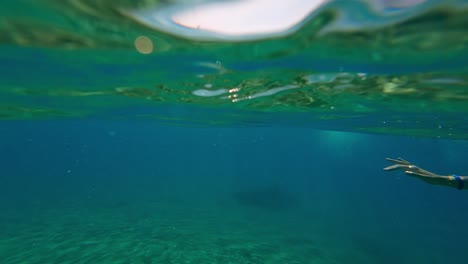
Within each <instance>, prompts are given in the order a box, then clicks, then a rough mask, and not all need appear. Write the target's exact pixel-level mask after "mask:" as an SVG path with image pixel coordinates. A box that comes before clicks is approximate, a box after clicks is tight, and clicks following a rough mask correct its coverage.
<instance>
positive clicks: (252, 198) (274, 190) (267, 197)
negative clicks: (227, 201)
mask: <svg viewBox="0 0 468 264" xmlns="http://www.w3.org/2000/svg"><path fill="white" fill-rule="evenodd" d="M233 198H234V200H235V201H236V202H237V203H238V204H239V205H242V206H250V207H257V208H263V209H269V210H285V209H291V208H294V207H297V206H298V203H299V201H298V199H296V198H295V197H294V196H293V195H292V194H291V193H288V192H287V191H285V190H283V189H281V188H280V187H278V186H276V185H275V186H268V187H262V188H258V189H252V190H247V191H240V192H235V193H233Z"/></svg>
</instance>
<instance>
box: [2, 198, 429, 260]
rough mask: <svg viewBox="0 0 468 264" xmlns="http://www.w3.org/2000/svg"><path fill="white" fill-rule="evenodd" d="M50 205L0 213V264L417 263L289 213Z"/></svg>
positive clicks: (162, 204) (188, 206)
mask: <svg viewBox="0 0 468 264" xmlns="http://www.w3.org/2000/svg"><path fill="white" fill-rule="evenodd" d="M56 204H57V205H56V206H50V205H44V204H40V203H36V204H34V203H33V204H30V205H29V206H27V207H25V206H23V207H22V208H16V209H14V208H10V209H6V210H3V212H2V213H1V214H0V223H1V224H0V259H1V260H2V261H1V263H3V264H10V263H24V264H26V263H27V264H36V263H37V264H43V263H51V264H52V263H60V264H67V263H113V264H119V263H135V264H138V263H142V264H148V263H168V264H170V263H223V264H230V263H232V264H238V263H239V264H240V263H272V264H273V263H283V264H285V263H294V264H296V263H297V264H306V263H314V264H326V263H360V264H362V263H395V261H398V260H399V261H398V262H399V263H410V262H412V263H415V262H414V261H411V260H416V262H418V261H417V260H420V261H422V260H423V259H421V257H422V256H420V255H418V253H417V252H416V253H415V252H413V254H409V255H408V256H404V254H405V251H404V250H402V249H404V248H405V246H403V245H402V246H401V248H391V247H390V248H388V247H386V246H384V245H385V242H382V241H379V240H376V241H373V240H372V239H369V238H367V239H363V237H365V236H360V237H359V236H355V235H352V234H353V233H354V232H349V233H346V232H343V230H346V223H345V222H343V223H342V225H341V227H342V229H341V230H337V228H336V227H337V226H336V221H335V222H333V223H332V222H330V225H327V224H326V223H325V222H324V221H323V220H317V219H316V220H314V217H313V216H312V215H307V214H306V213H305V212H304V211H301V210H295V209H293V210H284V211H281V210H279V211H278V210H266V209H262V208H251V207H245V206H240V205H236V204H215V205H214V204H212V205H209V206H207V205H200V204H199V205H198V206H197V205H196V204H194V203H189V202H187V203H186V202H181V201H171V202H169V201H145V202H142V201H139V202H112V203H106V202H93V201H82V200H81V201H78V200H77V201H68V202H58V203H56ZM4 209H5V208H4ZM338 222H339V221H338ZM364 232H365V230H364ZM407 253H408V252H407ZM402 254H403V255H402ZM420 263H423V262H420ZM430 263H436V262H430Z"/></svg>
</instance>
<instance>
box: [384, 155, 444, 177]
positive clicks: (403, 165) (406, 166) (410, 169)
mask: <svg viewBox="0 0 468 264" xmlns="http://www.w3.org/2000/svg"><path fill="white" fill-rule="evenodd" d="M387 160H388V161H390V162H393V163H395V164H393V165H390V166H388V167H385V168H384V170H386V171H391V170H399V169H401V170H403V171H405V173H406V174H408V175H409V176H416V177H424V178H426V177H430V178H432V177H437V176H440V175H437V174H435V173H432V172H430V171H427V170H424V169H422V168H419V167H418V166H416V165H414V164H413V163H411V162H409V161H406V160H404V159H402V158H397V159H391V158H387Z"/></svg>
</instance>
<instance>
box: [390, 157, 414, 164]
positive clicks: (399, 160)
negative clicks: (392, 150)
mask: <svg viewBox="0 0 468 264" xmlns="http://www.w3.org/2000/svg"><path fill="white" fill-rule="evenodd" d="M387 160H388V161H390V162H394V163H396V164H402V165H411V162H408V161H406V160H404V159H402V158H397V159H392V158H387Z"/></svg>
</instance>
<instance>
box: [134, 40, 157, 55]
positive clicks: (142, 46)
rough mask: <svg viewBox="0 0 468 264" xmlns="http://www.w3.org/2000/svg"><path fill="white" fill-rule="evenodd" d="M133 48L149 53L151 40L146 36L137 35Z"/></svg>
mask: <svg viewBox="0 0 468 264" xmlns="http://www.w3.org/2000/svg"><path fill="white" fill-rule="evenodd" d="M135 48H136V50H137V51H138V52H140V53H141V54H150V53H151V52H153V48H154V46H153V41H151V39H150V38H148V37H147V36H139V37H138V38H136V39H135Z"/></svg>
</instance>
